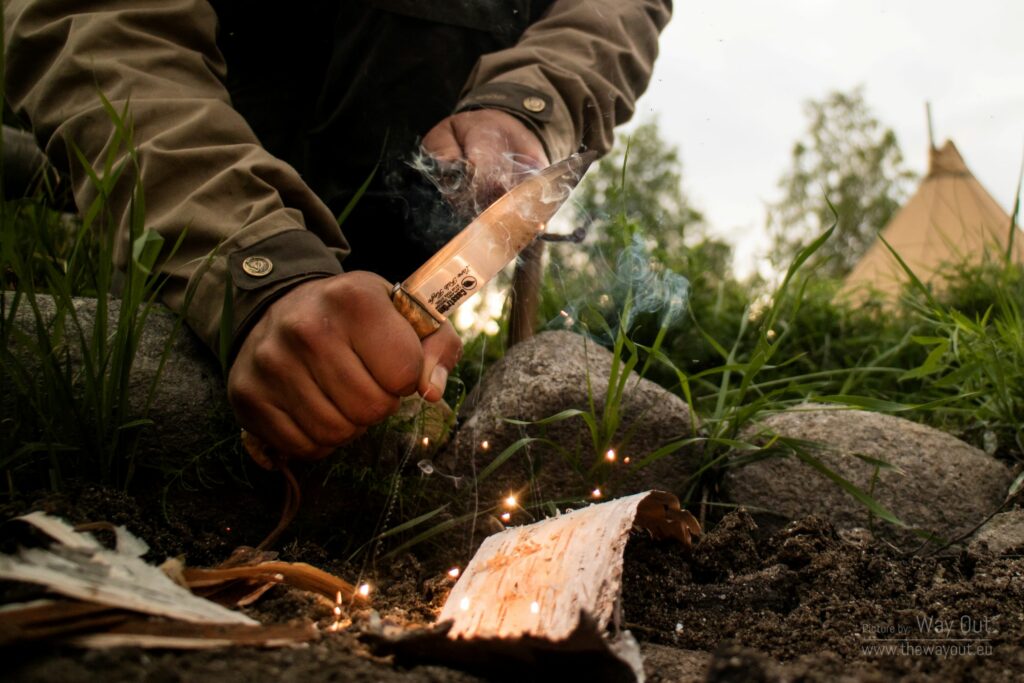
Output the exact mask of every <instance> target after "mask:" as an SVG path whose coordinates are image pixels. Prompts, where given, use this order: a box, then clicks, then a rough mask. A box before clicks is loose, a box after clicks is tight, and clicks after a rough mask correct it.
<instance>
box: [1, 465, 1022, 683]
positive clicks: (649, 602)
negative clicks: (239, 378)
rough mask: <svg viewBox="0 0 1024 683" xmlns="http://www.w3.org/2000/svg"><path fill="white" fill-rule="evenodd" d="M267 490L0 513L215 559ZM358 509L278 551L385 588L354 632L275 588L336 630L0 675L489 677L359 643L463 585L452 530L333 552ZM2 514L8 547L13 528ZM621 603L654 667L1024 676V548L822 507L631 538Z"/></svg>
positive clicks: (826, 675)
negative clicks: (916, 546) (80, 526)
mask: <svg viewBox="0 0 1024 683" xmlns="http://www.w3.org/2000/svg"><path fill="white" fill-rule="evenodd" d="M257 483H258V484H259V482H257ZM268 485H269V484H268ZM257 488H258V487H257ZM314 497H315V496H314ZM256 500H258V498H257V497H256V496H254V494H253V492H252V491H249V492H247V493H245V494H242V495H234V496H232V495H225V494H219V493H217V492H211V491H198V492H194V493H185V492H179V494H177V495H175V496H174V497H173V499H172V500H170V501H169V507H168V508H167V514H165V513H164V508H163V507H162V506H161V501H160V498H159V496H140V497H138V498H132V497H129V496H127V495H125V494H122V493H119V492H112V491H110V490H107V489H102V488H97V487H91V486H85V487H77V488H76V487H71V488H69V489H67V492H66V493H64V494H59V495H54V494H48V495H42V494H41V495H38V496H26V497H24V498H22V499H20V500H19V501H16V502H14V503H9V504H6V505H3V506H0V515H2V518H3V519H7V518H9V517H11V516H13V515H15V514H19V513H22V512H26V511H28V510H32V509H45V510H47V511H49V512H51V513H53V514H57V515H60V516H62V517H64V518H66V519H67V520H69V521H71V522H74V523H80V522H86V521H97V520H105V521H110V522H113V523H116V524H124V525H126V526H127V527H128V529H129V530H130V531H132V532H133V533H135V534H136V535H138V536H139V537H141V538H143V539H144V540H145V541H146V542H147V543H149V545H150V547H151V552H150V554H149V555H148V556H147V559H150V560H151V561H154V562H160V561H162V560H163V559H164V557H166V556H169V555H180V554H184V555H185V556H186V557H187V560H188V562H189V564H192V565H199V566H202V565H212V564H216V563H217V562H219V561H220V560H222V559H224V558H225V557H227V555H228V554H229V553H230V551H231V549H232V548H234V547H235V546H237V545H241V544H255V543H257V542H258V541H259V540H260V538H261V537H262V535H263V534H264V533H266V531H267V530H268V529H270V528H272V527H273V525H274V523H275V522H276V516H277V510H276V509H274V506H273V505H268V506H260V505H257V504H256V503H255V501H256ZM339 509H340V510H341V512H339ZM346 509H349V511H351V510H354V509H355V508H354V507H347V503H346V502H345V501H340V502H338V503H337V504H336V505H335V506H334V507H333V508H332V507H331V506H327V505H320V506H317V505H316V501H315V500H314V502H313V503H310V502H309V500H307V503H306V508H304V513H303V515H301V516H300V518H299V520H297V522H296V525H295V526H293V528H292V529H290V530H289V532H288V534H287V535H286V536H285V537H284V538H283V539H282V540H283V544H282V545H281V546H280V548H281V559H284V560H289V561H305V562H309V563H310V564H313V565H315V566H317V567H320V568H322V569H325V570H327V571H331V572H333V573H336V574H337V575H339V576H342V577H345V578H347V579H350V580H352V579H356V578H358V579H359V580H363V579H364V578H366V579H368V580H369V581H370V582H371V583H373V584H374V585H375V586H378V587H379V590H377V592H376V593H375V594H374V597H373V601H372V607H373V608H374V610H375V612H376V614H375V615H374V614H373V613H371V611H370V610H366V609H364V610H355V611H352V612H351V613H350V614H349V615H348V616H350V617H351V618H352V619H353V622H354V625H353V627H351V628H350V629H348V630H347V631H343V632H338V633H332V632H328V631H327V627H329V625H330V624H331V622H332V621H333V618H334V617H333V611H332V610H333V605H332V604H331V603H330V602H328V601H326V600H324V599H321V598H318V597H316V596H312V595H311V594H308V593H303V592H300V591H297V590H295V589H291V588H287V587H283V586H279V587H275V588H273V589H272V590H271V591H269V592H268V593H267V594H266V595H265V596H264V597H263V598H262V599H261V600H260V601H259V602H257V603H256V604H255V605H253V606H251V607H249V608H246V611H247V612H248V613H249V614H250V615H251V616H254V617H256V618H257V619H260V620H261V621H263V622H265V623H268V622H278V623H280V622H286V621H289V620H294V619H308V620H312V621H316V622H318V624H319V625H320V626H321V628H322V629H324V630H323V633H322V637H321V638H320V639H319V640H318V641H316V642H313V643H310V644H305V645H301V646H297V647H290V648H279V649H259V648H251V647H238V648H230V649H219V650H207V651H170V650H142V649H135V648H121V649H114V650H107V651H99V650H97V651H81V650H75V649H72V648H69V647H67V646H61V645H59V644H55V643H42V644H35V645H32V646H25V645H19V646H17V647H14V648H7V649H6V650H0V657H2V658H3V659H2V661H3V666H2V667H0V679H2V680H11V681H26V682H35V681H39V682H42V681H61V682H62V683H73V682H75V681H97V680H104V681H140V682H142V681H145V682H147V683H149V682H153V683H156V682H160V683H163V682H168V683H169V682H176V681H216V682H217V683H236V682H241V681H265V680H274V681H341V680H345V681H349V680H356V681H409V682H413V681H456V682H457V681H475V680H486V679H481V678H479V677H476V676H473V675H470V674H468V673H464V672H461V671H457V670H454V669H450V668H446V667H441V666H413V667H411V668H408V667H406V668H399V667H396V666H395V665H394V664H393V662H392V661H391V660H390V659H388V658H386V657H375V656H373V655H371V654H370V652H369V650H368V648H367V647H366V646H365V645H364V644H363V643H361V642H360V640H359V638H358V636H359V633H360V629H361V628H364V627H366V625H367V624H368V623H369V622H370V620H371V619H373V620H376V618H377V616H379V617H380V619H381V620H382V621H383V622H384V623H390V624H397V625H409V624H418V625H422V624H426V623H429V621H430V620H431V619H432V617H433V615H434V613H435V610H436V609H438V608H439V607H440V605H441V604H442V602H443V599H444V596H445V595H446V593H447V587H448V586H449V585H451V581H450V580H449V579H448V578H447V577H446V575H445V569H446V568H447V567H448V566H450V565H449V563H450V562H451V561H452V560H451V552H452V550H451V548H452V546H453V545H454V544H453V543H448V544H447V547H448V549H449V550H448V555H449V556H448V557H445V556H444V555H445V551H444V550H442V551H440V553H439V551H438V550H437V548H438V547H440V548H442V549H443V548H445V547H446V545H445V544H443V543H442V544H439V545H438V546H436V547H435V548H434V549H428V548H422V549H421V548H419V547H418V548H417V549H416V553H417V554H419V555H420V557H415V556H414V555H411V554H410V555H405V556H402V557H400V558H399V559H397V560H394V561H390V562H378V563H376V569H375V570H373V571H368V570H366V568H365V567H353V566H346V565H345V564H344V563H342V562H340V561H338V560H336V559H334V557H335V556H336V552H335V550H336V548H335V545H336V540H335V539H334V537H333V536H332V535H331V528H332V526H333V527H337V525H338V524H343V523H344V522H339V520H345V519H354V517H349V518H346V517H345V512H344V511H345V510H346ZM339 515H340V516H339ZM4 529H8V531H5V532H4V533H2V534H0V539H3V546H4V547H3V550H5V551H6V550H9V549H10V546H11V541H10V539H11V534H10V532H9V527H4ZM459 545H461V544H459ZM1022 551H1024V548H1020V549H1016V552H1017V553H1021V552H1022ZM460 557H461V555H460ZM357 575H359V576H358V577H357ZM23 594H24V589H23V587H20V586H14V585H12V584H9V583H8V584H2V583H0V601H7V600H11V599H14V597H13V596H19V597H23ZM623 615H624V616H623V618H624V621H625V626H626V627H627V628H629V629H630V630H631V631H632V633H633V634H634V636H635V637H636V638H637V639H638V640H639V641H640V642H641V647H642V651H643V653H644V656H645V660H646V669H647V673H648V680H651V681H655V682H660V681H665V682H667V681H700V680H708V681H839V680H841V681H890V680H909V681H932V680H935V681H1000V682H1002V681H1013V680H1024V555H1021V554H1015V555H1006V556H1002V557H995V556H992V555H990V554H988V553H985V552H984V551H968V550H959V551H956V552H947V554H945V555H943V556H939V557H915V556H908V555H903V554H901V553H900V552H899V551H897V550H896V549H894V548H892V547H890V546H888V545H885V544H883V543H881V542H878V541H875V540H873V539H872V538H871V536H870V534H869V533H868V532H866V531H864V532H848V533H844V534H837V533H836V532H835V531H834V530H833V529H832V528H831V526H829V525H828V524H827V523H824V522H822V521H820V520H818V519H816V518H814V517H810V518H806V519H803V520H799V521H797V522H795V523H793V524H790V525H789V526H787V527H785V528H783V529H781V530H777V531H768V530H765V529H760V528H758V527H757V525H756V524H755V523H754V521H753V519H751V518H750V517H749V516H747V515H746V514H745V513H742V512H737V513H731V514H729V515H727V516H726V517H725V518H724V519H722V521H721V522H719V523H718V524H716V525H714V526H712V527H711V528H710V530H709V531H708V533H706V534H705V536H704V537H703V539H702V540H701V541H700V542H699V543H698V544H697V545H696V546H695V548H694V549H693V551H692V552H687V551H686V550H685V549H683V548H681V547H679V546H676V545H672V544H665V543H656V542H654V541H652V540H649V539H647V538H645V537H643V536H635V537H634V538H632V539H631V540H630V543H629V545H628V547H627V551H626V563H625V576H624V586H623ZM944 626H948V627H949V630H946V631H943V627H944ZM886 648H888V651H885V649H886ZM935 648H945V650H944V651H942V650H940V651H936V649H935ZM542 673H543V672H536V675H533V674H532V672H531V675H530V676H529V679H535V680H539V679H542V678H544V676H543V675H542ZM489 676H490V678H496V676H495V675H489ZM570 678H571V677H570ZM517 680H522V677H521V676H520V677H518V678H517ZM560 680H563V681H564V680H565V677H564V676H563V677H562V678H560Z"/></svg>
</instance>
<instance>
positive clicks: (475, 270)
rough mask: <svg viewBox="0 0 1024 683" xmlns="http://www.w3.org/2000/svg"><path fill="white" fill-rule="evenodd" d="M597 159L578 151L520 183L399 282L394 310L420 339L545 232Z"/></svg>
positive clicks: (435, 328)
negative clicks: (408, 323)
mask: <svg viewBox="0 0 1024 683" xmlns="http://www.w3.org/2000/svg"><path fill="white" fill-rule="evenodd" d="M595 158H597V154H596V153H595V152H584V153H583V154H573V155H572V156H570V157H568V158H567V159H563V160H562V161H559V162H558V163H556V164H552V165H551V166H548V167H547V168H545V169H544V170H542V171H540V172H539V173H537V174H535V175H532V176H530V177H529V178H527V179H526V180H524V181H523V182H521V183H519V184H518V185H516V186H515V187H513V188H512V189H511V190H509V191H508V192H506V193H505V194H504V195H502V196H501V197H500V198H498V199H497V200H496V201H495V202H494V203H493V204H491V205H490V206H489V207H487V209H485V210H484V211H483V213H481V214H480V215H479V216H477V217H476V219H474V220H473V221H472V222H471V223H470V224H469V225H467V226H466V227H465V228H464V229H463V230H462V231H461V232H459V234H458V235H456V236H455V237H453V238H452V239H451V240H450V241H449V242H448V243H447V244H445V245H444V246H443V247H441V249H440V251H438V252H437V253H436V254H434V255H433V256H431V257H430V258H429V259H427V262H426V263H424V264H423V265H422V266H420V267H419V268H417V269H416V271H415V272H414V273H413V274H412V275H410V276H409V277H408V278H406V279H405V280H404V281H403V282H400V283H398V284H396V285H395V286H394V289H393V290H392V292H391V300H392V301H393V302H394V305H395V308H397V309H398V312H399V313H401V314H402V315H403V316H404V317H405V318H406V320H408V321H409V322H410V323H411V324H412V326H413V328H414V329H415V330H416V333H417V334H418V335H419V336H420V337H421V338H423V337H426V336H427V335H429V334H431V333H433V332H434V331H435V330H437V329H438V328H439V327H440V326H441V325H442V324H443V323H444V322H445V320H447V319H448V317H449V316H451V315H452V313H454V311H455V309H457V308H458V307H459V306H460V305H462V303H463V302H465V301H466V300H467V299H469V297H471V296H472V295H473V294H475V293H476V292H478V291H479V290H480V289H481V288H482V287H483V286H484V285H485V284H487V283H488V282H490V281H491V279H493V278H494V276H496V275H497V274H498V273H499V272H500V271H501V270H502V269H503V268H504V267H505V266H506V265H508V264H509V263H511V262H512V261H513V260H514V259H515V258H516V256H518V255H519V252H521V251H522V250H523V249H525V248H526V247H527V245H529V244H530V243H531V242H533V240H534V239H536V238H537V237H538V236H539V235H540V234H541V233H543V232H544V230H545V229H546V227H547V222H548V221H549V220H550V219H551V217H552V216H554V215H555V212H556V211H558V209H559V208H560V207H561V206H562V204H563V203H565V200H566V199H568V198H569V194H570V193H571V192H572V190H573V188H575V187H576V185H578V184H579V181H580V179H581V178H582V177H583V174H584V173H585V172H586V170H587V168H588V167H589V166H590V164H591V163H592V162H593V161H594V159H595Z"/></svg>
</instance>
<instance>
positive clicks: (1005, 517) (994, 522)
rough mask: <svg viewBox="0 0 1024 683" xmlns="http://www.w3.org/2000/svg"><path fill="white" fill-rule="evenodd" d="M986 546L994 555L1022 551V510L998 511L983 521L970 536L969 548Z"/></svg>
mask: <svg viewBox="0 0 1024 683" xmlns="http://www.w3.org/2000/svg"><path fill="white" fill-rule="evenodd" d="M982 548H987V549H988V552H990V553H992V554H994V555H1011V554H1018V553H1024V510H1020V509H1018V510H1010V511H1009V512H1000V513H999V514H998V515H996V516H995V517H993V518H992V519H990V520H989V521H987V522H985V525H984V526H983V527H981V528H980V529H978V531H977V532H975V534H974V536H973V537H972V538H971V543H970V549H971V551H972V552H980V551H981V550H982Z"/></svg>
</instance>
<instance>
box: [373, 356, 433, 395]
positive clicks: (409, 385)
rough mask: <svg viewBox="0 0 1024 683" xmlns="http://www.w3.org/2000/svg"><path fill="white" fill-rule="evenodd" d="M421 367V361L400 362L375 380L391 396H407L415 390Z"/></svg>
mask: <svg viewBox="0 0 1024 683" xmlns="http://www.w3.org/2000/svg"><path fill="white" fill-rule="evenodd" d="M421 369H422V363H421V362H419V361H418V360H417V361H412V360H409V361H405V362H400V363H398V364H397V365H395V366H394V367H393V368H392V369H391V372H389V373H387V375H385V376H384V377H380V378H378V379H377V382H378V384H380V386H381V388H382V389H384V391H386V392H388V393H389V394H391V395H392V396H408V395H409V394H411V393H413V392H414V391H416V386H417V385H418V384H419V381H420V371H421Z"/></svg>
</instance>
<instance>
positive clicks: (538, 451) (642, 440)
mask: <svg viewBox="0 0 1024 683" xmlns="http://www.w3.org/2000/svg"><path fill="white" fill-rule="evenodd" d="M611 364H612V354H611V353H610V352H609V351H608V350H606V349H604V348H603V347H601V346H599V345H598V344H596V343H594V342H593V341H588V340H586V339H584V338H583V337H581V336H579V335H577V334H573V333H571V332H564V331H555V332H544V333H542V334H539V335H537V336H536V337H534V338H533V339H531V340H529V341H526V342H523V343H521V344H518V345H516V346H514V347H512V348H511V349H509V351H508V353H507V354H506V355H505V357H504V358H503V359H502V360H500V361H499V362H497V363H495V364H494V365H493V366H492V367H491V368H490V369H489V370H488V371H487V373H486V374H485V375H484V377H483V379H482V380H481V382H480V384H479V385H478V386H477V387H476V389H475V390H474V392H473V394H472V395H471V396H470V398H469V399H468V400H467V402H466V406H465V407H464V409H463V416H464V418H465V419H464V420H463V422H462V425H461V427H460V429H459V431H458V433H457V434H456V436H455V439H454V442H453V444H452V446H451V447H450V448H449V449H448V451H447V453H446V454H445V458H444V459H443V460H439V462H441V463H443V464H444V465H445V466H446V467H447V468H450V469H451V470H452V471H454V472H455V473H457V474H460V475H463V476H464V477H466V479H467V480H468V481H469V482H472V481H473V475H474V473H479V472H481V471H482V470H483V469H484V468H485V467H486V466H487V465H488V463H490V462H491V461H492V460H493V459H494V458H495V457H496V456H497V455H498V454H500V453H501V452H502V451H503V450H504V449H505V448H506V447H507V446H509V445H510V444H512V443H514V442H515V441H517V440H518V439H520V438H522V437H524V436H534V437H545V438H547V439H549V440H551V441H553V442H554V443H556V444H558V445H559V446H560V447H561V448H562V449H564V452H559V450H558V449H556V448H552V447H551V446H548V445H545V444H542V443H534V444H531V445H530V446H529V447H528V448H526V449H524V450H522V451H520V452H518V453H516V454H515V455H514V456H512V458H511V459H510V460H509V461H508V462H507V463H505V465H503V466H502V467H500V468H499V469H498V470H496V471H495V473H494V475H493V476H490V477H489V478H488V480H487V481H485V482H479V483H480V492H479V493H480V500H481V504H489V503H491V502H493V500H494V499H496V497H500V496H502V495H505V494H506V493H507V492H508V491H518V492H520V493H521V494H522V495H524V496H532V497H533V500H538V499H546V500H552V499H558V498H564V497H573V496H586V495H587V494H588V493H589V492H590V491H592V490H593V488H594V487H595V486H601V487H602V493H604V494H607V493H616V494H625V493H630V492H636V491H640V490H644V489H647V488H660V489H664V490H668V491H674V492H679V491H680V489H681V488H682V486H683V485H684V482H685V480H686V479H687V477H688V476H689V475H690V474H691V473H692V472H693V469H694V462H695V458H696V454H695V452H694V450H693V449H692V448H684V449H682V450H680V451H677V452H675V453H673V454H671V455H669V456H667V457H665V458H662V459H660V460H658V461H656V462H654V463H652V464H651V465H649V466H647V467H638V465H637V464H638V463H639V462H640V461H641V460H642V459H643V458H644V456H646V455H648V454H650V453H652V452H653V451H655V450H657V449H658V448H660V447H661V446H663V445H665V444H667V443H669V442H672V441H675V440H678V439H682V438H686V437H688V436H692V435H693V432H694V425H693V423H692V421H691V418H690V413H689V410H688V408H687V406H686V403H685V402H684V401H683V400H682V399H680V398H678V397H677V396H675V395H673V394H671V393H670V392H668V391H666V390H665V389H663V388H661V387H660V386H658V385H657V384H655V383H653V382H650V381H648V380H645V379H642V378H640V377H639V376H637V375H633V376H631V377H630V378H629V380H628V384H627V388H626V390H625V392H624V397H623V400H622V403H621V405H620V408H619V410H620V413H621V416H622V417H621V422H620V427H619V429H618V430H617V432H616V435H615V438H614V439H613V440H612V441H611V445H612V446H613V447H614V448H615V450H616V455H617V459H616V461H615V462H614V463H608V462H605V461H603V453H604V452H603V451H602V452H601V453H597V452H595V447H594V445H593V441H592V438H591V435H590V432H589V430H588V429H587V427H586V424H585V422H584V420H583V418H581V417H579V416H576V417H572V418H570V419H567V420H564V421H562V422H557V423H554V424H550V425H547V426H540V425H536V424H531V425H516V424H511V423H510V422H509V421H508V420H509V419H515V420H522V421H528V422H536V421H538V420H542V419H544V418H547V417H551V416H553V415H555V414H557V413H560V412H562V411H564V410H567V409H570V408H576V409H580V410H585V411H589V410H590V408H589V404H590V401H591V399H593V402H594V407H595V412H596V413H597V415H598V416H600V415H601V412H602V411H603V409H604V405H605V397H606V392H607V387H608V381H609V375H610V372H611ZM588 377H589V387H590V389H589V390H588ZM485 441H486V442H487V444H488V446H489V448H488V449H487V450H484V449H483V448H482V444H483V442H485ZM566 453H568V457H567V456H566ZM626 457H628V458H629V464H626V463H625V458H626ZM576 458H578V463H573V462H572V461H574V460H575V459H576ZM595 458H596V459H597V462H596V463H595ZM595 464H596V469H595V470H591V468H592V466H594V465H595ZM531 473H532V474H531Z"/></svg>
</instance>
